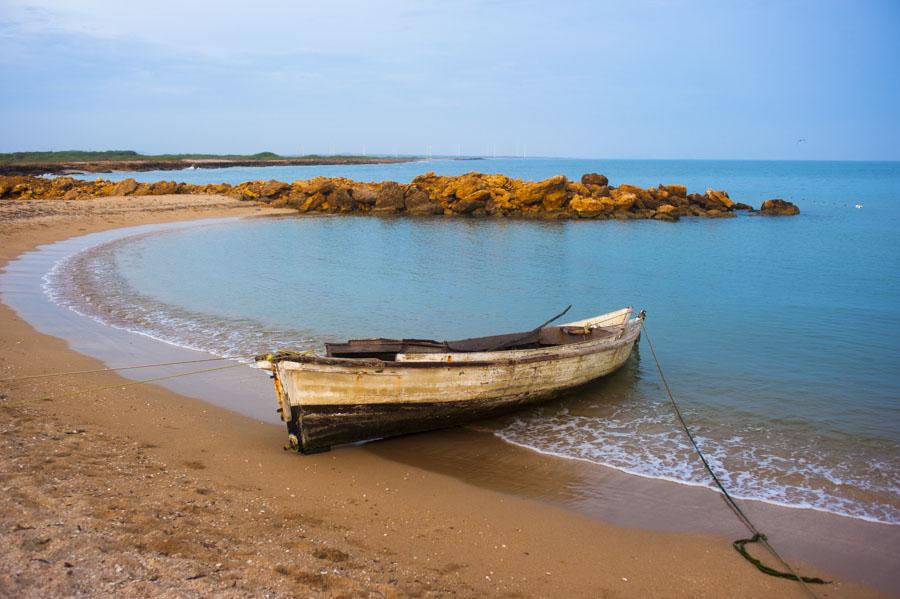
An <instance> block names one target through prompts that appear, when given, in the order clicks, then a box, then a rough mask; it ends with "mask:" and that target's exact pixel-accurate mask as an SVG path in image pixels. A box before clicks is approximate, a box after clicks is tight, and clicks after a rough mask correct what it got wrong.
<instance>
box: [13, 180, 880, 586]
mask: <svg viewBox="0 0 900 599" xmlns="http://www.w3.org/2000/svg"><path fill="white" fill-rule="evenodd" d="M2 210H3V214H2V222H4V232H3V234H2V235H3V238H4V243H3V247H2V254H0V263H2V264H3V265H4V266H5V265H6V264H7V263H8V262H9V261H10V260H13V259H15V258H16V257H17V256H19V255H20V254H21V253H23V252H25V251H29V250H32V249H34V248H35V247H36V246H38V245H41V244H45V243H49V242H53V241H58V240H61V239H65V238H69V237H72V236H77V235H84V234H87V233H92V232H97V231H101V230H109V229H115V228H120V227H126V226H130V225H135V224H148V223H151V222H173V221H178V220H193V219H199V218H219V217H229V216H250V215H256V214H278V213H284V212H279V211H278V210H275V209H272V208H269V207H264V206H258V205H249V206H248V203H247V202H241V201H237V200H232V199H229V198H223V197H215V196H204V197H196V196H184V195H182V196H169V197H161V198H157V197H152V196H146V197H141V198H128V199H124V198H103V199H100V200H81V201H77V202H68V201H39V202H37V201H30V202H29V201H22V202H9V203H5V204H4V205H3V206H2ZM289 213H293V211H289ZM0 318H2V321H0V322H2V323H3V328H2V331H3V333H2V337H0V360H2V361H0V364H2V366H3V371H2V372H3V375H2V376H3V377H4V378H5V377H10V376H17V375H24V374H26V373H30V372H34V371H35V370H43V368H40V367H39V366H38V365H41V364H53V365H54V367H53V368H48V370H82V369H90V368H98V367H102V363H100V362H98V361H97V360H95V359H91V358H88V357H86V356H84V355H81V354H78V353H76V352H74V351H72V350H70V349H69V348H68V346H67V344H66V343H65V342H63V341H61V340H60V339H57V338H52V337H48V336H46V335H42V334H40V333H37V332H36V331H34V330H33V329H32V327H31V326H30V325H29V324H28V323H26V322H24V321H22V320H21V319H20V318H18V316H16V315H15V314H14V313H13V312H12V311H11V310H10V309H9V308H8V307H7V306H6V305H3V306H0ZM57 365H58V367H57ZM122 382H124V379H121V378H120V377H118V376H116V375H113V374H110V373H98V374H94V375H90V376H87V377H85V378H83V379H81V380H79V381H77V382H72V381H60V380H52V379H51V380H45V381H35V382H31V383H28V384H22V385H16V386H12V387H10V388H9V389H6V388H4V389H3V390H2V392H3V395H5V396H6V397H5V398H4V399H3V401H2V402H0V409H2V410H3V412H4V413H5V416H4V442H3V452H4V454H6V455H7V458H8V459H7V463H10V464H18V466H17V467H16V468H12V469H10V470H11V472H9V473H7V474H6V479H5V485H6V486H8V487H10V488H12V487H15V488H16V489H17V492H16V493H14V494H9V493H8V494H5V496H4V499H3V510H2V520H3V521H4V524H7V525H8V526H4V529H3V530H4V532H3V533H2V536H4V537H6V538H5V539H4V540H5V541H6V542H5V546H6V547H9V548H10V549H8V550H4V551H6V552H7V553H6V555H3V556H2V560H0V590H4V591H6V590H9V591H10V592H11V593H15V594H23V593H24V594H26V595H27V594H29V593H33V594H34V595H37V594H40V593H39V590H40V589H41V588H43V590H44V591H52V592H55V593H62V594H65V593H72V592H75V591H76V590H77V589H79V588H91V586H92V585H93V586H95V585H97V584H99V585H100V588H106V586H107V585H108V588H110V589H113V588H114V589H116V591H117V592H132V593H142V592H150V591H156V592H158V591H160V590H163V589H167V588H168V589H191V590H192V591H196V592H204V591H206V592H219V593H221V592H222V591H226V590H227V589H229V588H231V589H232V592H233V593H234V594H237V595H240V594H246V593H248V592H254V593H255V592H258V591H259V590H260V589H262V588H266V589H268V590H271V591H272V592H273V593H275V594H282V595H290V594H291V593H300V594H303V592H320V593H326V594H340V593H347V594H367V593H372V592H377V593H381V594H386V595H391V594H393V595H405V594H426V595H427V594H449V593H450V592H454V593H456V594H460V595H463V596H474V595H483V594H487V593H493V594H498V593H506V594H508V595H510V596H551V595H560V594H566V595H572V596H598V595H599V594H601V593H603V592H604V591H605V592H607V593H609V594H615V595H616V596H639V595H640V596H718V595H721V594H724V593H727V594H729V595H735V596H759V595H760V594H763V593H765V594H766V595H772V594H777V595H780V596H792V595H797V596H799V595H800V589H799V587H798V586H797V585H796V584H795V583H790V582H788V581H783V580H778V579H773V578H769V577H766V576H763V575H761V574H759V573H758V572H756V570H755V569H753V567H752V566H750V565H749V564H747V563H746V562H744V561H743V560H741V559H740V558H739V557H738V556H737V555H736V554H735V553H734V551H733V549H732V548H731V546H730V540H729V539H728V538H727V537H726V536H724V535H725V534H727V532H723V531H721V530H716V531H708V532H706V533H702V534H698V533H695V532H692V533H687V532H678V533H673V532H660V531H658V530H652V529H653V528H656V527H657V525H655V524H654V523H650V525H649V526H646V527H643V528H642V527H641V526H640V523H632V524H630V525H628V527H623V526H617V525H613V524H608V523H606V522H603V521H602V520H600V519H598V518H592V517H589V516H588V515H584V514H579V513H577V512H574V511H572V510H567V509H561V508H560V507H558V506H554V505H552V502H547V501H542V499H545V498H542V497H536V498H531V499H529V498H528V494H527V493H522V494H520V496H516V494H515V489H512V488H509V487H510V485H507V487H506V488H504V487H503V486H502V485H499V486H498V485H494V486H493V487H492V485H490V484H483V485H472V484H467V483H466V482H462V481H463V480H464V479H465V478H466V477H465V476H463V472H462V467H460V465H459V464H457V465H456V466H454V465H452V464H451V465H450V466H445V467H443V468H435V467H434V465H433V464H432V467H429V466H428V464H427V463H423V462H426V461H427V460H429V459H432V461H434V459H433V456H432V458H428V457H425V458H422V457H421V455H419V458H417V459H413V460H408V463H404V457H405V456H407V455H416V454H421V453H422V450H423V449H425V448H427V447H426V446H432V447H433V446H434V445H435V443H437V441H434V440H433V438H432V440H428V441H426V440H425V439H424V438H423V436H418V437H409V438H406V439H402V440H398V441H394V442H390V443H377V444H371V445H369V446H363V447H352V448H346V449H341V450H339V451H335V452H332V453H331V454H324V455H321V456H311V457H300V456H297V455H294V454H291V453H286V452H281V451H279V450H278V449H277V447H278V445H277V444H278V443H280V442H281V441H282V440H283V434H284V433H283V431H277V432H276V427H275V426H273V425H272V424H268V423H262V422H259V421H258V420H254V419H251V418H248V417H245V416H240V415H238V414H235V413H233V412H230V411H227V410H224V409H222V408H217V407H215V406H213V405H210V404H208V403H204V402H200V401H197V400H192V399H189V398H186V397H183V396H180V395H177V394H175V393H173V392H171V391H169V390H166V389H163V388H161V387H157V386H149V385H143V386H137V387H135V386H131V387H126V388H119V389H118V390H109V391H104V392H98V393H97V394H96V395H87V396H85V395H82V396H68V397H67V396H66V393H71V392H72V390H73V389H76V388H83V386H87V385H90V386H93V385H104V386H116V385H117V384H119V383H122ZM48 393H50V394H53V395H54V396H58V397H57V398H56V399H54V400H53V401H50V402H32V401H30V400H33V399H34V398H36V397H41V396H44V395H46V394H48ZM127 399H131V400H134V401H131V402H127ZM126 402H127V405H128V409H123V407H122V406H123V404H124V403H126ZM73 431H81V432H73ZM477 434H478V433H477V432H475V431H466V430H462V431H447V432H446V433H441V434H439V435H438V436H439V437H440V439H439V441H440V442H444V443H446V444H448V445H452V444H462V446H464V447H466V448H473V449H471V451H472V452H474V453H477V451H478V450H479V448H481V450H484V449H485V447H487V445H488V444H486V443H481V442H473V438H472V436H473V435H477ZM33 439H40V440H41V442H40V443H38V442H35V441H33ZM76 442H77V443H76ZM492 442H493V443H495V444H497V445H496V446H497V447H499V446H502V445H504V444H503V443H502V442H501V441H500V440H498V439H493V440H492ZM76 444H77V445H78V447H73V445H76ZM61 447H64V448H65V449H63V450H62V451H60V448H61ZM507 451H510V450H507ZM517 451H518V452H525V450H521V449H517ZM60 454H65V455H60ZM442 455H450V452H449V451H446V450H445V451H444V452H443V454H442ZM522 455H524V454H521V455H518V457H516V458H514V459H515V460H517V463H519V464H521V463H522V459H523V458H522ZM104 456H105V457H104ZM47 460H52V461H50V462H48V461H47ZM111 463H114V464H115V465H116V467H115V468H105V466H106V465H109V464H111ZM423 465H424V466H425V467H424V468H423V467H422V466H423ZM534 467H537V466H534ZM148 469H149V470H152V472H149V471H148ZM16 470H18V472H17V471H16ZM144 471H148V472H147V473H146V474H145V476H149V475H150V474H153V475H154V477H153V478H152V479H148V478H142V479H137V478H136V477H134V476H131V474H132V473H135V472H144ZM623 476H624V475H623ZM160 479H161V482H158V481H160ZM59 480H65V481H66V482H65V483H62V484H61V483H60V482H59ZM469 480H471V478H470V479H469ZM519 481H521V477H520V478H519ZM151 483H152V484H151ZM516 484H520V483H516ZM511 486H515V484H512V485H511ZM94 487H96V489H101V488H102V489H106V493H107V494H108V496H103V495H102V494H99V495H96V496H92V497H87V495H88V494H86V493H84V491H85V489H87V488H91V489H94ZM611 488H612V487H611ZM200 489H203V490H204V492H203V493H200V491H199V490H200ZM142 490H143V491H144V492H146V495H147V497H149V498H150V502H151V503H152V502H153V501H156V502H157V503H156V505H158V506H162V509H158V510H157V512H158V513H157V514H156V515H155V517H154V515H153V514H150V513H149V512H146V510H148V509H149V504H148V502H147V501H142V498H141V497H138V496H135V494H136V493H140V492H141V491H142ZM60 492H64V495H63V496H64V497H65V499H64V501H68V502H70V503H71V504H73V505H74V510H71V511H74V512H76V513H77V514H78V517H77V518H74V519H73V518H72V517H70V515H69V511H66V512H65V513H60V512H59V511H57V510H54V509H52V506H53V505H54V504H56V503H57V502H58V501H59V500H60V496H58V494H59V493H60ZM708 495H710V496H711V497H712V498H713V499H715V501H716V502H718V499H717V498H715V496H714V495H713V494H711V493H708ZM143 499H145V498H143ZM535 499H537V500H535ZM216 501H218V502H219V503H218V504H216V503H215V502H216ZM210 502H213V503H212V504H211V503H210ZM261 503H265V506H264V507H262V506H260V504H261ZM718 503H719V504H720V503H721V502H718ZM708 505H712V504H708ZM111 506H115V509H113V507H111ZM186 506H190V509H188V507H186ZM241 506H246V507H241ZM251 507H252V509H251ZM238 508H240V509H238ZM717 509H719V510H720V511H722V512H725V507H724V505H721V507H719V508H717ZM79 510H80V511H79ZM141 510H145V511H144V512H142V511H141ZM794 511H796V510H794ZM160 513H163V516H165V515H166V513H167V514H169V516H168V518H169V519H166V518H165V517H161V516H160V515H159V514H160ZM176 513H179V514H181V515H174V514H176ZM186 513H189V515H188V516H185V514H186ZM725 516H726V518H727V514H726V515H725ZM183 518H187V519H189V520H190V521H191V522H192V524H190V525H186V526H184V525H180V524H179V520H181V519H183ZM222 518H226V519H227V522H228V526H226V527H224V528H223V529H221V530H218V529H216V527H214V526H212V524H213V523H214V522H217V521H219V520H221V519H222ZM60 521H61V523H60ZM160 522H163V523H164V524H162V525H161V524H160ZM82 524H84V525H85V526H84V527H82ZM160 526H163V527H164V528H167V530H169V534H168V535H167V536H168V537H172V538H176V539H180V540H179V542H177V543H174V544H173V543H163V542H162V541H170V540H171V539H162V540H160V541H159V542H156V541H154V542H152V543H147V542H145V540H146V538H147V537H148V536H150V537H153V536H154V534H155V532H154V531H155V530H156V529H157V528H159V527H160ZM78 527H82V528H81V529H79V528H78ZM59 529H63V530H66V531H67V532H68V533H70V534H69V535H68V536H67V535H60V534H57V533H58V532H59ZM85 529H86V530H89V531H90V532H88V533H82V530H85ZM196 530H203V531H204V534H205V535H206V536H209V537H213V538H211V539H205V540H206V541H209V542H208V543H204V542H203V541H204V540H201V541H200V543H199V545H198V544H197V543H196V542H195V541H196V533H194V532H193V531H196ZM728 532H730V531H728ZM735 532H736V533H740V532H742V531H740V529H739V528H737V529H735ZM238 533H240V534H238ZM90 535H95V536H94V537H93V538H90ZM217 535H218V536H217ZM86 536H87V537H89V538H88V539H87V543H86V544H85V539H84V537H86ZM251 537H253V538H254V540H253V541H246V540H245V539H247V538H251ZM259 538H262V542H260V541H259ZM44 539H46V540H44ZM272 539H277V543H268V542H265V541H266V540H272ZM278 543H280V545H279V544H278ZM207 545H210V546H209V547H207ZM273 545H277V547H273ZM97 547H107V549H108V551H106V552H105V553H104V552H103V551H99V550H98V549H95V548H97ZM172 547H175V548H176V549H177V550H172ZM572 547H577V548H578V551H572ZM234 554H239V555H240V556H241V558H240V559H235V558H233V555H234ZM229 556H232V557H229ZM117 559H118V560H119V561H120V562H121V561H128V564H125V565H123V564H122V563H117V562H116V560H117ZM248 561H249V562H250V563H247V562H248ZM22 564H26V565H22ZM60 564H61V565H60ZM65 564H70V566H66V565H65ZM151 571H152V572H153V574H148V572H151ZM803 571H804V573H807V574H823V575H824V576H826V577H829V576H830V574H829V573H828V572H819V571H818V570H816V569H814V568H809V567H805V566H804V568H803ZM48 574H49V575H48ZM153 576H156V578H155V579H153ZM626 579H627V580H626ZM232 583H234V584H235V585H236V586H234V587H233V588H232V587H230V585H231V584H232ZM41 585H44V586H41ZM79 585H81V586H79ZM826 588H827V592H828V595H829V596H873V594H877V593H876V592H875V591H874V590H873V589H872V588H867V587H863V586H860V585H858V584H856V583H850V582H840V583H838V584H836V585H829V586H828V587H826ZM299 589H303V591H300V590H299ZM892 592H897V591H896V588H895V589H894V590H893V591H892Z"/></svg>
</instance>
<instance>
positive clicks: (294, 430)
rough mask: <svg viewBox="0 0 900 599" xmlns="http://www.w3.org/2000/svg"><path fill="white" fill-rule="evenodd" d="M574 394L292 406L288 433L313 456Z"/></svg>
mask: <svg viewBox="0 0 900 599" xmlns="http://www.w3.org/2000/svg"><path fill="white" fill-rule="evenodd" d="M573 390H574V389H568V390H563V391H555V392H553V393H549V394H546V395H540V396H529V397H524V398H520V399H510V398H503V399H486V400H480V401H471V400H469V401H451V402H439V403H428V404H421V403H419V404H411V403H410V404H402V403H401V404H377V405H368V406H302V407H301V406H292V408H291V421H290V422H289V423H288V432H289V433H290V434H291V435H294V436H295V437H296V439H297V440H298V441H299V443H298V447H297V449H298V450H299V451H301V452H302V453H317V452H320V451H327V450H328V449H330V448H331V446H332V445H342V444H345V443H353V442H356V441H366V440H370V439H381V438H384V437H395V436H397V435H405V434H408V433H418V432H423V431H429V430H435V429H439V428H449V427H452V426H458V425H461V424H466V423H468V422H472V421H474V420H479V419H482V418H489V417H491V416H497V415H500V414H504V413H506V412H511V411H514V410H518V409H520V408H522V407H523V406H526V405H530V404H533V403H538V402H542V401H547V400H550V399H554V398H556V397H559V396H561V395H563V394H565V393H569V392H571V391H573Z"/></svg>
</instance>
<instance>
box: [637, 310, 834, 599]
mask: <svg viewBox="0 0 900 599" xmlns="http://www.w3.org/2000/svg"><path fill="white" fill-rule="evenodd" d="M643 334H644V336H645V337H646V338H647V345H648V346H649V347H650V353H651V354H653V361H654V362H656V369H657V370H658V371H659V377H660V379H662V382H663V386H665V388H666V393H667V394H668V396H669V400H670V401H671V402H672V407H673V408H674V409H675V415H676V416H678V420H679V422H681V427H682V428H683V429H684V432H685V433H686V434H687V437H688V439H690V441H691V445H693V446H694V451H696V452H697V455H698V456H699V457H700V461H702V462H703V467H704V468H706V471H707V472H708V473H709V475H710V477H712V479H713V482H714V483H716V486H717V487H718V488H719V490H720V491H721V492H722V497H723V499H724V500H725V503H727V504H728V507H730V508H731V510H732V511H733V512H734V514H735V515H736V516H737V517H738V520H740V521H741V523H743V525H744V526H746V527H747V528H748V529H749V530H750V532H752V533H753V536H752V537H750V538H749V539H738V540H737V541H734V542H733V543H732V546H733V547H734V548H735V550H736V551H737V552H738V553H740V554H741V555H742V556H744V558H745V559H746V560H747V561H749V562H750V563H751V564H753V565H754V566H756V568H757V569H758V570H759V571H760V572H762V573H764V574H768V575H769V576H778V577H780V578H788V579H790V580H796V581H797V582H798V583H800V586H801V587H802V588H803V590H804V591H806V592H807V593H808V594H809V596H810V597H816V594H815V593H813V591H812V589H811V588H809V586H807V583H810V584H829V583H830V581H827V580H822V579H821V578H815V577H809V576H800V574H798V573H797V571H796V570H794V568H792V567H791V565H790V564H789V563H787V561H785V559H784V558H783V557H781V555H780V554H779V553H778V552H777V551H775V548H774V547H772V545H771V544H770V543H769V540H768V538H766V535H764V534H763V533H762V532H760V531H759V529H758V528H756V526H755V525H754V524H753V522H752V521H751V520H750V518H749V517H748V516H747V514H745V513H744V511H743V510H742V509H741V507H740V506H739V505H738V504H737V502H735V500H734V498H733V497H732V496H731V494H730V493H729V492H728V490H727V489H726V488H725V486H724V485H723V484H722V481H721V480H719V477H718V476H716V473H715V472H714V471H713V469H712V466H710V464H709V462H708V461H707V460H706V456H704V455H703V452H702V451H701V450H700V446H699V445H697V441H696V439H694V435H693V433H691V430H690V428H688V425H687V422H686V421H685V419H684V416H683V415H682V414H681V409H680V408H679V407H678V403H676V401H675V397H674V395H672V389H671V388H669V383H668V381H667V380H666V375H665V374H663V370H662V366H661V365H660V363H659V358H657V357H656V350H655V349H653V342H652V341H651V340H650V333H649V332H648V331H647V325H646V323H645V324H644V326H643ZM750 543H759V544H761V545H762V546H763V547H765V548H766V549H768V550H769V553H771V554H772V555H773V556H775V558H776V559H777V560H778V561H779V562H781V565H782V566H784V568H785V569H786V570H787V572H782V571H780V570H776V569H774V568H770V567H769V566H766V565H765V564H763V563H762V562H761V561H760V560H759V559H757V558H755V557H753V556H752V555H750V553H749V551H747V547H746V546H747V545H748V544H750Z"/></svg>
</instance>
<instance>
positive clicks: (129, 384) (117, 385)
mask: <svg viewBox="0 0 900 599" xmlns="http://www.w3.org/2000/svg"><path fill="white" fill-rule="evenodd" d="M238 366H246V365H245V364H240V363H238V364H228V365H226V366H216V367H215V368H204V369H201V370H192V371H189V372H179V373H176V374H169V375H166V376H156V377H152V378H149V379H141V380H139V381H125V382H123V383H115V384H112V385H99V386H96V387H88V388H87V389H81V390H79V391H75V392H73V393H59V394H56V395H45V396H44V397H38V398H37V399H36V400H30V401H53V400H54V399H60V398H67V399H69V398H72V397H78V396H79V395H85V394H87V393H95V392H96V393H99V392H103V391H109V390H112V389H124V388H125V387H133V386H134V385H143V384H145V383H157V382H160V381H168V380H171V379H177V378H179V377H182V376H191V375H194V374H203V373H205V372H216V371H219V370H227V369H229V368H237V367H238ZM22 401H23V400H20V401H19V402H15V401H12V402H10V401H4V402H3V403H2V404H0V405H6V406H10V405H12V406H14V405H16V403H22Z"/></svg>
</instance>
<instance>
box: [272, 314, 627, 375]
mask: <svg viewBox="0 0 900 599" xmlns="http://www.w3.org/2000/svg"><path fill="white" fill-rule="evenodd" d="M632 323H634V326H632V327H631V329H632V330H631V331H629V330H628V328H629V325H632ZM642 325H643V321H642V319H640V318H635V319H632V320H630V321H629V322H628V323H626V325H625V334H624V335H622V336H621V337H618V338H615V339H601V340H590V341H582V342H577V343H567V344H565V345H555V346H548V347H541V348H535V349H533V350H517V351H530V352H535V355H529V356H522V357H518V358H505V359H504V358H498V359H491V360H479V361H453V360H452V359H451V360H441V361H409V362H407V361H396V360H379V359H378V358H331V357H326V356H316V355H310V356H303V355H297V356H290V357H282V358H279V357H278V356H275V359H274V360H273V363H274V364H277V365H280V366H282V367H284V366H287V365H289V364H297V365H298V366H300V367H301V369H304V370H307V369H305V368H302V367H303V366H307V365H319V366H335V367H338V368H339V369H338V370H329V371H328V372H333V373H340V372H341V370H340V369H344V370H345V371H346V373H347V374H359V373H360V370H361V369H372V370H373V371H374V372H375V373H377V372H378V371H379V370H383V369H385V368H448V367H449V368H471V367H487V366H501V365H502V366H510V365H514V364H531V363H534V362H550V361H556V360H565V359H569V358H576V357H579V356H584V355H588V354H593V353H599V352H602V351H610V350H616V349H619V348H620V347H622V346H624V345H627V344H629V343H633V342H634V341H635V340H636V339H637V337H638V336H639V335H640V333H641V329H642V328H643V327H642ZM538 352H539V353H538ZM447 353H448V354H450V355H453V354H454V352H447ZM483 353H497V354H502V353H503V352H502V351H498V352H483ZM459 355H466V354H465V353H460V354H459ZM287 369H288V370H293V368H287Z"/></svg>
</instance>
